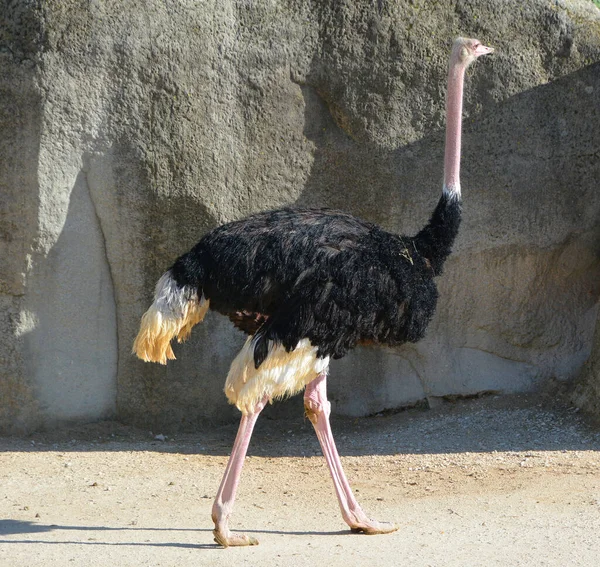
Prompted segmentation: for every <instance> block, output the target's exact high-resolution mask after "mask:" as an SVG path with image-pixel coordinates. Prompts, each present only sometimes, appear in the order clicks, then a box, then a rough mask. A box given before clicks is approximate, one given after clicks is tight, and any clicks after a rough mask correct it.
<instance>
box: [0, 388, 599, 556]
mask: <svg viewBox="0 0 600 567" xmlns="http://www.w3.org/2000/svg"><path fill="white" fill-rule="evenodd" d="M333 427H334V432H335V433H336V435H337V438H338V445H339V448H340V452H341V453H342V454H343V455H347V456H345V457H344V459H343V461H344V466H345V467H346V471H347V473H348V476H349V478H350V481H351V484H352V486H353V488H354V489H355V490H356V493H357V497H358V499H359V501H360V502H361V504H362V506H363V507H364V508H365V510H366V511H367V512H368V513H369V514H371V515H372V516H373V517H376V518H378V519H381V520H392V521H395V522H397V523H398V524H399V525H400V530H399V531H398V532H396V533H395V534H392V535H387V536H373V537H369V536H362V535H354V534H351V533H349V531H348V530H347V529H346V528H345V525H344V524H343V522H342V521H341V516H340V513H339V510H338V508H337V504H336V501H335V497H334V495H333V489H332V485H331V481H330V479H329V476H328V472H327V469H326V467H325V464H324V461H323V459H322V457H320V456H317V455H320V452H319V449H318V445H317V442H316V440H315V438H314V435H313V433H312V429H311V427H310V424H309V423H308V422H306V421H302V420H298V421H296V422H293V423H290V422H281V421H269V420H263V421H262V422H259V425H258V427H257V431H256V436H255V438H254V440H253V443H252V446H251V456H250V457H249V458H248V461H247V464H246V467H245V469H244V474H243V477H242V486H241V488H240V493H239V497H238V501H237V504H236V508H235V511H234V517H233V522H232V526H233V528H234V529H240V530H246V531H248V532H251V533H252V534H253V535H254V536H255V537H257V538H258V539H259V540H260V545H259V546H257V547H253V548H239V549H227V550H223V549H220V548H218V547H217V546H216V545H215V544H214V543H213V541H212V533H211V530H212V524H211V522H210V508H211V504H212V498H213V496H214V493H215V490H216V488H217V486H218V483H219V481H220V477H221V474H222V472H223V468H224V466H225V462H226V459H227V452H228V450H229V447H230V443H231V440H232V438H233V436H234V434H235V428H234V427H225V428H220V429H214V430H211V431H208V432H203V433H199V434H196V435H181V436H177V437H176V438H175V439H167V440H166V441H157V440H155V439H153V437H151V436H150V434H149V433H148V432H141V431H137V430H132V429H130V428H126V427H123V426H119V425H118V424H114V423H108V424H100V425H95V426H89V427H84V428H79V429H76V430H70V431H63V432H58V433H52V434H38V435H35V436H33V437H31V438H28V439H25V440H23V439H21V440H18V439H0V450H1V451H2V453H1V454H0V518H1V519H0V566H1V567H25V566H27V567H29V566H32V567H33V566H37V565H40V566H41V565H43V566H45V567H54V566H56V567H58V566H60V567H64V566H71V565H73V566H79V565H81V566H85V567H94V566H113V567H125V566H127V567H129V566H131V567H133V566H136V567H137V566H150V567H157V566H161V567H171V566H172V567H187V566H188V565H189V566H191V565H194V566H205V565H206V566H213V565H214V566H226V565H227V566H228V565H253V566H255V565H260V566H261V567H269V566H287V565H290V566H292V565H294V566H296V565H298V566H303V565H307V566H308V565H310V566H314V565H316V564H322V562H323V561H324V562H325V563H326V564H327V565H328V567H337V566H342V565H343V566H344V567H350V566H362V565H364V566H388V565H389V566H392V565H394V566H395V565H411V567H421V566H436V567H437V566H457V567H458V566H460V567H467V566H485V567H489V566H495V565H499V566H500V565H501V566H517V565H527V566H531V565H536V566H545V565H551V566H561V567H563V566H566V565H569V566H573V565H581V566H586V567H590V566H592V565H597V564H598V558H599V557H600V433H599V432H598V431H597V430H594V429H591V428H590V427H588V426H587V425H586V424H584V423H583V422H582V421H581V420H580V419H579V417H578V416H577V414H575V413H572V412H570V411H568V410H565V409H560V408H545V407H541V406H539V405H537V404H536V403H533V402H532V401H531V400H527V399H522V398H496V399H492V398H487V399H481V400H475V401H469V402H460V403H457V404H446V405H445V406H444V407H442V408H439V409H436V410H431V411H426V412H423V411H418V410H412V411H408V412H403V413H400V414H396V415H392V416H381V417H374V418H368V419H362V420H343V419H340V418H337V419H334V422H333Z"/></svg>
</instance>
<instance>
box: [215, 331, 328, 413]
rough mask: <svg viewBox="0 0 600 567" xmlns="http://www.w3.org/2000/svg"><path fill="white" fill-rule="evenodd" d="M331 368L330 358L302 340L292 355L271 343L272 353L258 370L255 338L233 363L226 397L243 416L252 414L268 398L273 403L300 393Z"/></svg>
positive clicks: (250, 338) (226, 384) (247, 343)
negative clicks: (277, 399) (255, 358)
mask: <svg viewBox="0 0 600 567" xmlns="http://www.w3.org/2000/svg"><path fill="white" fill-rule="evenodd" d="M328 366H329V357H326V358H319V357H317V347H315V346H313V345H312V344H311V343H310V341H309V340H308V339H302V340H301V341H300V342H299V343H298V344H297V345H296V348H295V349H294V350H293V351H291V352H286V350H285V348H284V347H283V346H282V345H277V344H273V343H272V342H271V341H269V354H268V355H267V358H265V360H264V362H263V363H262V364H261V365H260V366H259V367H258V368H256V367H255V365H254V341H253V337H248V340H247V341H246V344H245V345H244V347H243V348H242V350H241V351H240V352H239V354H238V355H237V356H236V357H235V359H234V361H233V362H232V363H231V368H230V369H229V374H228V375H227V381H226V382H225V395H226V396H227V399H228V400H229V402H230V403H232V404H235V405H236V407H237V408H238V409H239V410H240V411H241V412H242V413H243V414H246V413H251V412H252V411H253V409H254V408H255V407H256V405H257V404H258V402H260V401H261V400H262V399H264V397H265V396H267V397H268V398H269V399H270V400H272V399H273V398H285V397H287V396H293V395H294V394H297V393H298V392H299V391H300V390H302V388H304V386H306V384H308V383H309V382H311V381H312V380H314V379H315V378H316V377H317V376H318V375H319V374H321V372H325V371H326V370H327V367H328Z"/></svg>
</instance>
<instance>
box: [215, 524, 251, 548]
mask: <svg viewBox="0 0 600 567" xmlns="http://www.w3.org/2000/svg"><path fill="white" fill-rule="evenodd" d="M213 535H214V536H215V542H216V543H218V544H219V545H222V546H223V547H241V546H244V545H258V540H257V539H256V538H255V537H251V536H247V535H245V534H233V533H231V532H230V531H229V530H220V529H218V528H215V529H214V530H213Z"/></svg>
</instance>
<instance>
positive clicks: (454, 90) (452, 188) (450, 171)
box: [444, 61, 466, 199]
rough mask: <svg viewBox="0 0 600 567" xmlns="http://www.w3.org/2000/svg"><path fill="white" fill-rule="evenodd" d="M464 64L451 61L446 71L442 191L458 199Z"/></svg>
mask: <svg viewBox="0 0 600 567" xmlns="http://www.w3.org/2000/svg"><path fill="white" fill-rule="evenodd" d="M465 69H466V67H465V65H462V64H460V63H458V62H456V61H453V62H452V63H451V65H450V70H449V72H448V94H447V98H446V150H445V154H444V193H445V194H446V195H448V196H450V197H453V198H455V199H460V143H461V127H462V102H463V84H464V78H465Z"/></svg>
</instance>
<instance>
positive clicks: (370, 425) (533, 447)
mask: <svg viewBox="0 0 600 567" xmlns="http://www.w3.org/2000/svg"><path fill="white" fill-rule="evenodd" d="M297 402H298V412H297V413H298V417H297V418H294V419H277V418H276V417H275V416H276V414H275V415H273V414H268V413H267V415H265V416H263V417H262V418H261V419H259V421H258V423H257V426H256V430H255V433H254V436H253V438H252V442H251V446H250V450H249V455H256V456H268V457H302V456H306V457H308V456H313V455H320V454H321V453H320V448H319V445H318V442H317V439H316V437H315V435H314V432H313V429H312V426H311V424H310V422H309V421H308V420H307V419H306V418H304V417H303V416H302V399H301V397H298V400H297ZM332 427H333V431H334V435H335V438H336V441H337V445H338V448H339V451H340V453H341V454H342V455H345V456H364V455H394V454H435V453H464V452H490V451H517V452H518V451H563V450H570V451H573V450H581V451H585V450H600V430H599V429H597V428H595V427H594V426H592V425H591V424H590V423H588V422H586V421H585V420H584V419H583V417H582V416H580V415H579V414H578V413H577V412H576V411H575V410H574V409H573V408H570V407H568V406H566V405H563V404H561V403H560V402H557V401H556V400H555V399H554V398H551V397H546V398H545V399H542V398H540V397H539V396H538V397H533V396H489V397H483V398H478V399H472V400H459V401H455V402H443V403H442V404H441V405H440V406H439V407H436V408H434V409H418V408H412V409H408V410H405V411H400V412H397V413H382V414H378V415H376V416H372V417H367V418H356V419H352V418H346V417H337V416H335V414H334V415H332ZM236 430H237V427H236V426H235V425H226V426H221V427H212V428H211V427H207V428H206V429H203V430H200V431H198V432H197V433H193V434H192V433H186V434H176V435H174V436H173V437H171V436H170V435H168V434H166V435H163V434H162V433H161V432H149V431H143V430H140V429H135V428H132V427H128V426H124V425H122V424H119V423H117V422H101V423H96V424H90V425H85V426H78V427H75V428H67V429H62V430H56V431H49V432H40V433H36V434H33V435H31V436H28V437H27V438H2V439H0V450H4V451H124V450H128V451H156V452H163V453H181V454H203V455H215V456H224V455H228V454H229V451H230V449H231V444H232V442H233V439H234V437H235V434H236ZM157 435H158V436H159V439H156V436H157ZM163 438H164V440H163Z"/></svg>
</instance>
